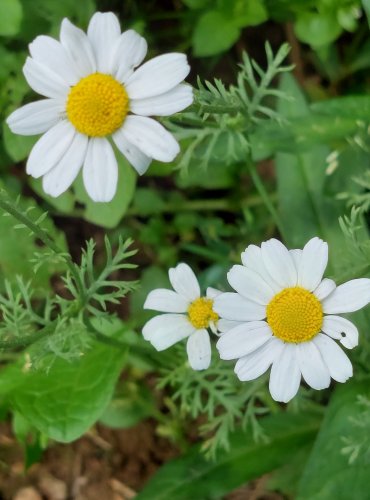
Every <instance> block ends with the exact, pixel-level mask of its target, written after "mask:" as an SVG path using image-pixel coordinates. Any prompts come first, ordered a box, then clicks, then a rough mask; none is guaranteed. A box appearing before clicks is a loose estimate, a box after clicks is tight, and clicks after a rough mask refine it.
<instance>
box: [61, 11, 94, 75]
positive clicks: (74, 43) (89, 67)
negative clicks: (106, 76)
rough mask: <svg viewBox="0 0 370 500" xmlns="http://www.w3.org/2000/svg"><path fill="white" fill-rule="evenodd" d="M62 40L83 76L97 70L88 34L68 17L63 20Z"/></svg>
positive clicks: (79, 73)
mask: <svg viewBox="0 0 370 500" xmlns="http://www.w3.org/2000/svg"><path fill="white" fill-rule="evenodd" d="M60 41H61V43H62V45H63V47H64V48H65V50H66V51H67V52H68V54H69V57H70V58H71V59H72V61H73V62H74V65H75V68H76V71H77V73H78V75H79V76H80V77H81V78H83V77H85V76H87V75H90V74H91V73H95V72H96V62H95V56H94V52H93V49H92V46H91V44H90V42H89V39H88V38H87V35H86V34H85V33H84V32H83V31H82V30H81V29H79V28H77V27H76V26H74V25H73V24H72V23H71V22H70V21H69V20H68V19H63V21H62V25H61V28H60Z"/></svg>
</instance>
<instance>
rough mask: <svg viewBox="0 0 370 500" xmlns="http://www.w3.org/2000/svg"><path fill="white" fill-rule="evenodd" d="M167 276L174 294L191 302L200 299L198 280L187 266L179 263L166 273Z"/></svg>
mask: <svg viewBox="0 0 370 500" xmlns="http://www.w3.org/2000/svg"><path fill="white" fill-rule="evenodd" d="M168 276H169V278H170V282H171V285H172V286H173V289H174V290H175V292H177V293H178V294H179V295H181V296H182V297H184V298H185V299H187V300H190V301H193V300H195V299H198V298H199V297H200V288H199V283H198V280H197V278H196V276H195V274H194V273H193V271H192V269H191V268H190V267H189V266H188V265H187V264H184V263H180V264H178V265H177V266H176V267H172V268H171V269H170V270H169V271H168Z"/></svg>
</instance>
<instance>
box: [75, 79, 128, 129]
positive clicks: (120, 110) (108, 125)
mask: <svg viewBox="0 0 370 500" xmlns="http://www.w3.org/2000/svg"><path fill="white" fill-rule="evenodd" d="M128 111H129V98H128V95H127V92H126V90H125V88H124V86H123V85H121V84H120V83H119V82H118V81H117V80H115V79H114V78H113V77H112V76H110V75H103V74H102V73H93V74H91V75H89V76H86V77H85V78H82V79H81V80H80V81H79V82H78V83H77V85H75V86H74V87H72V89H71V91H70V93H69V95H68V98H67V116H68V119H69V120H70V122H71V123H72V125H74V126H75V127H76V129H77V130H78V131H79V132H81V134H85V135H88V136H91V137H104V136H106V135H109V134H112V133H113V132H115V131H116V130H117V129H118V128H120V126H121V125H122V123H123V121H124V119H125V118H126V115H127V113H128Z"/></svg>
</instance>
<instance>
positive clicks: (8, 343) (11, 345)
mask: <svg viewBox="0 0 370 500" xmlns="http://www.w3.org/2000/svg"><path fill="white" fill-rule="evenodd" d="M56 326H57V321H53V322H52V323H50V324H49V325H48V326H46V327H45V328H43V329H42V330H38V331H37V332H35V333H33V334H32V335H27V337H23V338H18V339H14V340H0V349H9V350H10V349H15V348H17V347H28V346H29V345H31V344H33V343H34V342H37V341H38V340H41V339H43V338H44V337H47V336H48V335H50V334H51V333H52V332H53V331H54V330H55V328H56Z"/></svg>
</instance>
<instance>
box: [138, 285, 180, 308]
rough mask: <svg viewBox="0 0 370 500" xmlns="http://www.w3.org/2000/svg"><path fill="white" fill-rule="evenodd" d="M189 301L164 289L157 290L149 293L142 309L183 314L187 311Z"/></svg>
mask: <svg viewBox="0 0 370 500" xmlns="http://www.w3.org/2000/svg"><path fill="white" fill-rule="evenodd" d="M189 304H190V301H189V300H187V299H186V298H185V297H183V296H182V295H179V294H178V293H176V292H174V291H172V290H166V289H165V288H157V289H156V290H153V291H151V292H150V293H149V295H148V296H147V298H146V301H145V304H144V309H152V310H153V311H161V312H172V313H184V312H186V311H187V310H188V307H189Z"/></svg>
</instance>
